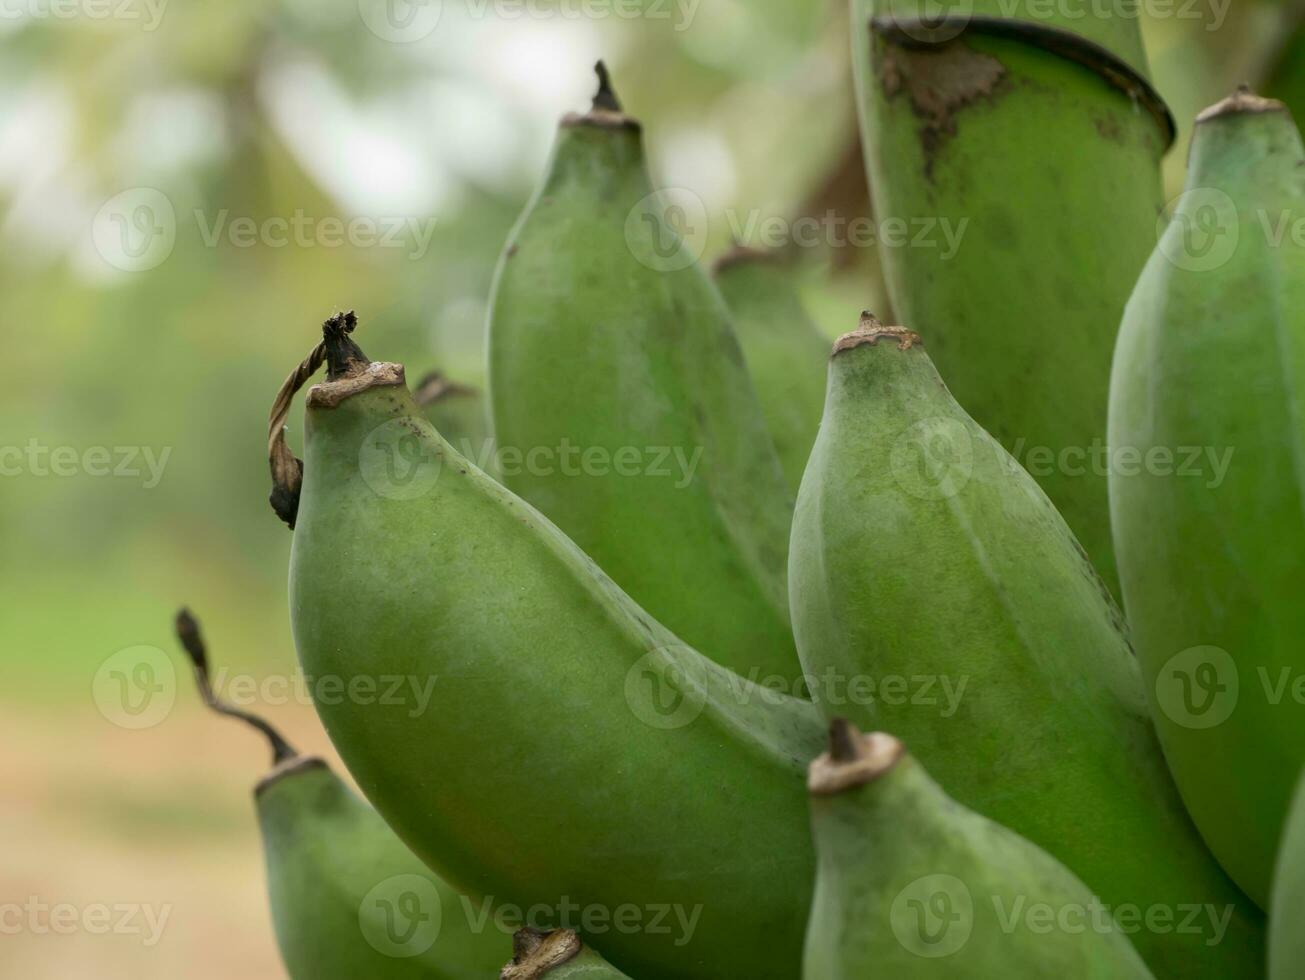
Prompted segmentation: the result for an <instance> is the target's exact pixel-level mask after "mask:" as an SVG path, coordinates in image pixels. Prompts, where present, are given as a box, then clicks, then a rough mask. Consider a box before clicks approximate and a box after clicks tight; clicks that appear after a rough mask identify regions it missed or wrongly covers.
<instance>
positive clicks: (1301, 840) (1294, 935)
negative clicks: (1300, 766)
mask: <svg viewBox="0 0 1305 980" xmlns="http://www.w3.org/2000/svg"><path fill="white" fill-rule="evenodd" d="M1272 898H1273V901H1272V903H1271V905H1270V906H1269V980H1299V978H1300V975H1301V967H1302V964H1305V933H1303V932H1301V928H1300V910H1301V908H1302V907H1305V776H1302V777H1301V778H1300V779H1298V780H1297V782H1296V792H1295V795H1294V796H1293V798H1292V804H1291V808H1290V810H1289V811H1288V813H1287V819H1286V821H1285V822H1284V824H1283V833H1282V840H1281V842H1280V843H1279V845H1278V857H1277V863H1276V865H1275V867H1274V870H1273V893H1272Z"/></svg>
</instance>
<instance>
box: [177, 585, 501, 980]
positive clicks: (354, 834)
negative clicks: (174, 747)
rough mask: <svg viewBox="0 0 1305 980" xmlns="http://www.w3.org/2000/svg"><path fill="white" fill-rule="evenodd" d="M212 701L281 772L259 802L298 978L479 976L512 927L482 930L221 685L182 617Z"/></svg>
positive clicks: (262, 787) (315, 763) (353, 803)
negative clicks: (257, 736) (260, 741)
mask: <svg viewBox="0 0 1305 980" xmlns="http://www.w3.org/2000/svg"><path fill="white" fill-rule="evenodd" d="M177 636H178V638H179V639H180V640H181V643H182V646H183V647H184V648H185V650H186V652H187V653H188V654H189V655H190V658H191V662H192V663H193V665H194V668H195V680H196V683H197V685H198V687H199V691H200V694H201V696H202V697H203V698H204V703H205V704H207V705H208V707H209V708H211V709H212V710H214V711H216V712H217V713H219V714H222V715H226V716H228V717H232V718H238V719H240V720H241V721H244V722H245V723H246V724H249V725H251V726H253V727H254V728H256V729H258V730H259V731H260V732H262V733H263V735H264V736H266V738H267V739H268V742H269V743H270V744H271V746H272V762H273V769H272V771H271V772H269V773H268V774H267V775H266V776H264V777H263V778H262V779H260V780H259V781H258V785H257V786H256V787H255V789H254V799H255V801H256V803H257V807H258V823H259V827H260V828H261V830H262V837H263V853H264V858H265V860H266V862H267V887H268V894H269V897H270V899H271V906H272V922H273V925H274V927H275V930H276V941H277V946H278V948H279V949H280V951H281V959H282V960H283V961H284V962H285V967H286V972H287V973H289V974H290V976H291V977H292V978H293V980H335V978H340V980H346V978H348V980H355V978H358V977H369V978H376V980H418V978H424V980H480V978H483V977H489V976H493V970H494V969H496V968H497V966H498V965H499V964H500V963H501V962H502V953H501V949H502V946H501V944H502V941H503V935H502V933H500V932H498V931H497V930H496V929H495V928H493V923H492V920H489V919H488V917H487V923H488V925H489V927H488V928H485V929H476V928H475V927H473V925H472V924H471V923H470V921H469V919H468V917H467V915H466V911H465V906H464V904H463V903H464V902H465V900H464V899H463V898H462V896H461V895H459V894H458V893H457V892H456V891H454V890H453V889H452V888H450V887H449V886H448V885H446V884H445V883H444V882H443V881H441V880H440V879H439V878H437V877H436V876H435V875H433V874H432V873H431V872H430V871H428V870H427V869H426V866H425V865H423V864H422V863H421V862H420V861H418V860H417V858H416V857H415V856H414V855H413V853H412V852H411V851H409V850H408V849H407V848H406V847H404V846H403V844H402V843H401V842H400V841H399V839H398V838H397V837H395V836H394V832H393V831H392V830H390V828H389V827H387V826H386V825H385V821H383V820H382V819H381V818H380V816H378V815H377V813H376V811H375V810H373V809H372V808H371V807H369V806H367V804H365V803H363V802H362V801H361V800H360V799H358V797H357V796H355V795H354V794H353V793H352V792H351V791H350V790H349V788H348V787H347V786H345V784H344V783H343V782H341V780H340V779H339V777H338V776H336V775H335V773H333V772H332V771H331V770H330V768H329V767H328V766H327V764H326V763H325V762H324V761H323V760H322V759H320V758H317V757H316V756H302V755H300V754H299V753H297V752H296V751H295V750H294V749H293V748H291V746H290V744H289V743H288V742H287V741H286V740H285V739H284V738H282V737H281V735H280V733H279V732H277V730H276V729H275V728H273V727H272V726H271V725H269V724H268V723H267V722H265V721H264V720H263V719H262V718H259V717H257V716H256V715H251V714H249V713H247V712H244V711H241V710H239V709H237V708H233V707H231V706H230V705H227V704H225V703H223V702H222V701H220V700H219V699H218V698H217V696H216V695H215V694H214V693H213V689H212V686H211V685H210V683H209V676H208V656H207V653H206V651H205V647H204V642H203V639H202V637H201V636H200V631H199V624H198V623H197V622H196V621H195V619H194V617H193V616H191V615H190V613H189V612H187V611H185V610H182V612H180V613H179V614H178V615H177Z"/></svg>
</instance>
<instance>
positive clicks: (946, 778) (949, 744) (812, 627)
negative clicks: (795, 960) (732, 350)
mask: <svg viewBox="0 0 1305 980" xmlns="http://www.w3.org/2000/svg"><path fill="white" fill-rule="evenodd" d="M828 390H829V393H828V396H827V400H826V404H825V415H824V418H823V419H822V421H821V424H820V434H819V436H818V437H817V439H816V445H815V447H814V449H813V450H812V453H811V461H810V463H809V464H808V466H807V472H806V476H805V477H804V479H803V481H802V489H801V492H800V493H799V494H798V504H797V510H796V514H795V516H794V524H793V546H792V554H791V565H790V583H789V584H790V591H791V595H792V600H793V621H794V629H795V633H796V636H797V641H798V649H799V651H800V653H801V655H802V661H803V665H804V667H805V668H806V670H807V672H808V675H810V676H814V677H817V678H822V680H820V681H819V686H818V688H817V691H816V692H815V693H816V699H817V701H818V702H821V703H822V704H823V706H824V707H825V709H826V712H827V713H829V714H840V715H848V716H849V717H851V718H852V719H854V720H855V721H856V722H857V723H858V724H860V725H862V726H863V727H865V728H871V727H875V728H879V729H883V730H888V731H892V732H894V733H896V734H897V735H899V736H900V737H901V738H902V739H903V740H904V741H907V742H908V744H910V745H911V747H912V751H913V752H914V753H915V754H916V755H917V757H918V758H919V759H920V761H921V762H922V763H923V764H924V765H925V766H927V767H928V769H929V771H930V772H931V773H933V775H934V777H935V778H937V780H938V782H939V783H940V784H942V785H943V786H944V787H946V789H947V792H948V793H950V794H951V795H952V796H953V797H955V798H956V799H957V800H958V801H959V802H960V803H962V804H963V805H965V806H967V807H970V808H972V809H974V810H976V811H977V812H979V813H981V814H983V815H984V816H985V817H987V818H989V819H990V820H994V821H996V822H997V823H1000V824H1003V825H1005V826H1007V827H1009V828H1010V829H1011V830H1013V831H1015V832H1016V833H1019V834H1021V835H1022V836H1024V837H1027V838H1028V839H1029V840H1031V841H1032V842H1033V843H1034V844H1036V845H1038V846H1039V847H1041V848H1043V849H1044V850H1046V851H1048V852H1049V853H1050V854H1052V855H1053V856H1054V857H1055V858H1057V859H1058V860H1059V861H1061V862H1063V863H1064V864H1065V865H1066V866H1067V867H1069V868H1070V869H1071V870H1072V871H1073V872H1074V873H1075V874H1076V875H1078V876H1079V877H1080V878H1082V880H1083V881H1084V882H1085V883H1086V884H1087V886H1088V887H1089V888H1091V889H1092V890H1093V891H1094V892H1096V893H1097V894H1099V895H1100V896H1101V897H1102V898H1103V899H1104V900H1105V901H1106V902H1107V903H1108V904H1109V905H1110V906H1111V907H1112V908H1120V907H1123V906H1127V905H1136V906H1140V907H1141V908H1142V909H1147V908H1150V907H1153V906H1154V907H1159V908H1161V909H1162V910H1170V912H1169V913H1168V914H1172V915H1175V916H1180V917H1181V912H1180V911H1178V910H1180V909H1186V908H1188V907H1189V906H1191V905H1194V904H1200V905H1201V906H1206V905H1210V906H1213V907H1215V908H1216V909H1217V910H1218V911H1219V913H1220V914H1221V915H1222V914H1223V912H1224V911H1225V910H1228V911H1230V912H1231V913H1232V918H1231V921H1230V922H1229V923H1228V930H1227V935H1224V936H1221V937H1220V938H1219V941H1218V942H1217V943H1215V944H1213V945H1207V942H1208V941H1209V940H1210V939H1211V934H1212V932H1218V931H1219V928H1218V926H1217V925H1213V926H1210V928H1207V929H1204V930H1203V931H1200V932H1199V933H1195V934H1194V933H1193V931H1191V930H1187V931H1181V930H1171V931H1167V932H1165V931H1158V930H1145V931H1143V932H1140V933H1138V934H1137V935H1136V936H1134V937H1133V939H1134V942H1135V944H1136V945H1137V947H1138V949H1139V951H1140V952H1141V953H1142V955H1143V957H1144V958H1145V959H1146V961H1147V962H1148V964H1149V965H1150V966H1151V969H1152V970H1154V971H1155V973H1156V975H1157V976H1164V977H1173V976H1184V977H1198V976H1205V977H1224V978H1227V977H1235V976H1249V975H1252V974H1253V973H1254V972H1255V968H1256V966H1257V964H1259V963H1260V962H1262V960H1261V957H1262V955H1263V950H1262V942H1263V935H1262V930H1263V924H1262V922H1261V921H1260V915H1259V911H1258V910H1257V909H1255V908H1254V907H1253V906H1252V905H1251V903H1250V902H1249V901H1247V900H1246V898H1245V897H1244V896H1242V895H1241V894H1240V893H1239V892H1238V891H1237V890H1236V889H1235V888H1234V887H1233V886H1232V884H1231V882H1229V881H1228V880H1227V878H1226V877H1225V876H1224V875H1223V874H1222V872H1221V871H1220V870H1219V867H1218V865H1217V864H1216V863H1215V862H1214V861H1213V859H1212V858H1211V857H1210V855H1209V853H1208V852H1207V851H1206V849H1205V847H1204V845H1203V844H1202V842H1201V840H1200V838H1199V836H1198V835H1197V833H1196V830H1195V828H1194V827H1193V826H1192V824H1191V821H1190V820H1189V819H1188V817H1187V814H1186V813H1185V812H1184V810H1183V806H1182V802H1181V800H1180V799H1179V797H1178V794H1177V792H1176V791H1175V789H1174V787H1173V784H1172V782H1171V780H1170V777H1169V773H1168V772H1167V771H1166V768H1165V763H1164V759H1163V757H1162V756H1161V753H1160V749H1159V746H1158V745H1157V744H1156V739H1155V734H1154V732H1153V731H1152V728H1151V723H1150V720H1149V718H1148V717H1147V711H1146V705H1145V699H1144V696H1143V693H1142V690H1141V684H1140V681H1139V677H1138V671H1137V666H1136V663H1135V662H1134V660H1133V657H1132V656H1131V654H1130V652H1129V648H1128V644H1127V642H1126V640H1125V639H1124V636H1123V634H1122V633H1121V631H1120V624H1119V614H1118V612H1117V610H1116V609H1115V607H1114V604H1113V602H1112V601H1111V600H1110V598H1109V595H1108V594H1107V593H1106V592H1105V591H1104V589H1103V587H1102V586H1101V583H1100V580H1099V579H1098V578H1097V577H1096V575H1095V574H1094V573H1093V571H1092V567H1091V565H1090V564H1088V562H1087V561H1086V559H1085V558H1084V556H1083V554H1082V551H1081V549H1080V548H1079V547H1078V544H1077V542H1076V541H1075V540H1074V538H1073V536H1072V535H1071V534H1070V532H1069V529H1068V528H1066V527H1065V524H1064V522H1063V521H1062V520H1061V518H1060V515H1059V514H1057V513H1056V510H1055V508H1054V507H1053V506H1052V505H1051V502H1050V501H1049V500H1048V499H1047V497H1046V495H1045V494H1043V493H1042V491H1041V490H1040V489H1039V488H1038V486H1037V484H1036V483H1035V482H1034V481H1033V480H1032V479H1031V478H1030V477H1029V476H1028V475H1027V474H1026V473H1025V472H1024V471H1023V470H1022V469H1021V468H1020V467H1019V464H1018V463H1017V462H1016V461H1015V460H1014V459H1012V458H1011V457H1010V456H1009V455H1008V454H1007V453H1006V452H1005V450H1003V449H1002V448H1001V446H1000V445H999V444H998V443H997V442H996V441H995V440H994V439H992V438H991V437H990V436H989V435H988V434H987V433H986V432H985V431H984V430H983V429H982V428H981V427H980V426H979V425H978V424H976V423H975V422H974V421H973V420H972V419H971V418H970V417H969V416H968V415H966V414H965V412H964V411H963V410H962V409H961V408H960V406H958V405H957V404H956V402H955V401H954V400H953V399H952V397H951V394H950V393H949V392H948V391H947V388H946V387H945V386H944V385H943V382H942V380H941V379H940V378H939V376H938V373H937V371H935V370H934V367H933V364H932V363H931V362H930V360H929V357H928V356H927V355H926V354H925V352H924V349H923V347H922V346H921V343H920V338H919V337H918V336H917V335H916V334H915V333H913V332H912V331H909V330H905V329H903V328H902V327H885V326H882V325H880V324H879V323H878V321H876V320H874V318H873V317H870V316H869V315H868V314H867V315H866V316H865V318H864V319H863V321H862V325H861V327H860V328H859V329H858V330H856V331H854V332H852V333H850V334H847V335H845V336H844V337H842V338H841V339H840V340H839V341H838V342H837V343H836V344H835V347H834V355H833V358H832V360H831V362H830V367H829V385H828ZM1202 925H1203V926H1204V925H1207V923H1206V920H1205V919H1203V920H1202Z"/></svg>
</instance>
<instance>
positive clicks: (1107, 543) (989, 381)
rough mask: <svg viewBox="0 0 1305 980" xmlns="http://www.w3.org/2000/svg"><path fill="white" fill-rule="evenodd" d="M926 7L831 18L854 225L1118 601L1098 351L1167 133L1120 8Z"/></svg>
mask: <svg viewBox="0 0 1305 980" xmlns="http://www.w3.org/2000/svg"><path fill="white" fill-rule="evenodd" d="M936 6H937V5H936V4H932V3H930V2H929V0H856V2H854V3H852V5H851V7H852V48H853V65H854V69H855V74H856V81H857V100H858V106H859V109H860V114H861V130H862V140H863V143H864V150H865V160H866V170H867V173H868V177H869V182H870V188H871V192H872V198H873V203H874V213H875V215H876V218H877V220H878V222H879V223H880V226H881V228H882V229H883V230H884V231H883V234H884V238H885V242H886V243H887V242H888V241H889V239H888V235H889V233H890V231H891V232H892V233H893V234H895V235H897V236H898V238H897V240H898V242H899V246H898V247H882V248H880V250H879V251H880V256H881V259H882V261H883V264H884V274H885V279H886V281H887V285H888V292H889V299H890V301H891V303H892V307H893V309H894V310H895V311H896V314H897V316H898V317H900V319H901V322H902V323H909V324H911V325H913V326H915V327H916V328H917V329H919V330H921V331H923V332H924V333H925V334H926V335H927V336H928V337H929V338H930V347H931V349H932V350H933V351H934V353H935V356H936V358H937V362H938V367H939V369H940V370H941V371H942V373H943V376H944V377H946V378H947V379H948V384H949V385H951V386H952V388H953V389H954V391H955V392H956V397H957V398H958V399H959V400H960V402H961V404H963V405H965V406H966V408H967V409H968V410H969V412H970V413H971V414H972V415H973V416H974V418H975V420H976V421H978V422H979V424H980V425H982V426H984V428H986V429H987V430H988V431H989V432H991V433H992V434H993V435H994V436H995V437H996V438H997V439H998V441H1000V442H1001V444H1002V445H1003V446H1004V447H1006V449H1007V450H1009V451H1010V452H1011V453H1012V454H1013V455H1015V456H1016V457H1017V458H1018V459H1019V460H1020V461H1021V463H1023V464H1024V465H1025V466H1027V467H1028V468H1029V470H1030V472H1031V473H1032V475H1033V476H1034V477H1036V478H1037V479H1038V481H1039V483H1040V484H1041V486H1042V488H1043V489H1044V490H1045V491H1046V493H1047V495H1048V496H1049V497H1050V498H1051V500H1052V502H1053V503H1054V504H1055V505H1056V507H1057V508H1059V510H1060V511H1061V512H1062V513H1063V514H1064V516H1065V520H1066V522H1067V523H1068V524H1069V526H1070V527H1071V528H1072V529H1073V530H1074V533H1075V534H1076V535H1077V536H1078V538H1079V540H1080V541H1082V543H1083V545H1084V547H1085V548H1086V550H1087V553H1088V554H1089V555H1090V556H1091V558H1092V560H1093V562H1094V563H1095V565H1096V567H1097V570H1098V571H1099V572H1100V574H1101V576H1102V578H1103V580H1104V581H1106V583H1107V584H1108V585H1110V587H1111V588H1112V590H1113V591H1115V592H1116V594H1118V587H1117V578H1116V573H1115V568H1114V558H1113V553H1112V544H1111V538H1110V524H1109V514H1108V505H1107V489H1106V473H1105V469H1104V467H1103V466H1102V465H1101V464H1100V459H1101V453H1102V452H1103V451H1104V443H1103V438H1104V436H1105V431H1106V402H1107V390H1108V383H1109V376H1110V351H1111V347H1112V345H1113V341H1114V332H1115V328H1116V326H1117V324H1118V323H1119V317H1120V314H1121V312H1122V311H1123V308H1124V302H1125V300H1126V299H1127V298H1128V293H1129V290H1130V289H1131V288H1132V285H1133V282H1134V280H1135V279H1136V277H1137V274H1138V272H1139V271H1140V270H1141V268H1142V265H1143V263H1144V262H1145V261H1146V256H1147V253H1148V252H1149V250H1150V248H1151V246H1152V245H1153V244H1154V235H1153V232H1154V227H1155V216H1156V214H1158V213H1159V211H1160V208H1161V204H1162V200H1163V198H1162V196H1161V185H1160V171H1159V160H1160V157H1161V155H1162V153H1163V151H1164V150H1165V148H1166V147H1167V145H1168V143H1169V142H1170V141H1171V140H1172V138H1173V124H1172V120H1171V119H1170V117H1169V114H1168V110H1167V109H1165V107H1164V104H1163V102H1162V101H1161V100H1160V98H1159V96H1158V95H1157V94H1156V93H1155V91H1154V89H1152V87H1151V86H1150V84H1149V83H1148V82H1147V80H1146V59H1145V57H1144V55H1143V52H1142V42H1141V35H1140V32H1139V28H1138V18H1137V15H1136V11H1133V12H1132V13H1131V14H1130V13H1129V12H1127V11H1123V10H1121V12H1119V13H1118V14H1116V15H1114V16H1112V15H1111V11H1112V9H1119V8H1112V7H1111V5H1109V4H1106V5H1084V4H1080V3H1072V4H1047V3H1042V2H1040V0H1028V2H1027V3H1022V2H1020V0H972V2H971V0H967V2H966V3H964V4H957V5H956V7H955V8H954V9H955V11H956V16H955V17H942V18H935V19H932V20H930V19H929V18H928V17H925V16H924V13H925V12H931V13H936ZM930 8H935V9H933V10H931V9H930ZM962 9H963V10H964V14H963V15H962V13H961V11H962Z"/></svg>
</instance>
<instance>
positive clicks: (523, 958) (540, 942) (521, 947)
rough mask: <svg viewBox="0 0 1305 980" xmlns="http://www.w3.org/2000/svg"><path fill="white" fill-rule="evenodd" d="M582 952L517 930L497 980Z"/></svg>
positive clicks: (563, 939) (524, 979) (559, 936)
mask: <svg viewBox="0 0 1305 980" xmlns="http://www.w3.org/2000/svg"><path fill="white" fill-rule="evenodd" d="M600 64H601V62H600ZM582 949H584V944H583V943H581V942H580V937H579V936H577V935H576V932H575V930H574V929H552V930H545V929H534V928H530V927H526V928H524V929H518V930H517V931H516V933H515V934H514V935H513V936H512V961H511V962H510V963H508V964H507V965H506V966H504V967H503V971H502V972H501V973H500V974H499V980H538V978H539V977H542V976H545V975H546V974H547V973H549V972H550V971H551V970H552V969H553V968H554V967H558V966H561V965H562V964H563V963H567V962H570V961H571V960H573V959H575V958H576V957H577V956H579V955H580V951H581V950H582Z"/></svg>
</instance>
